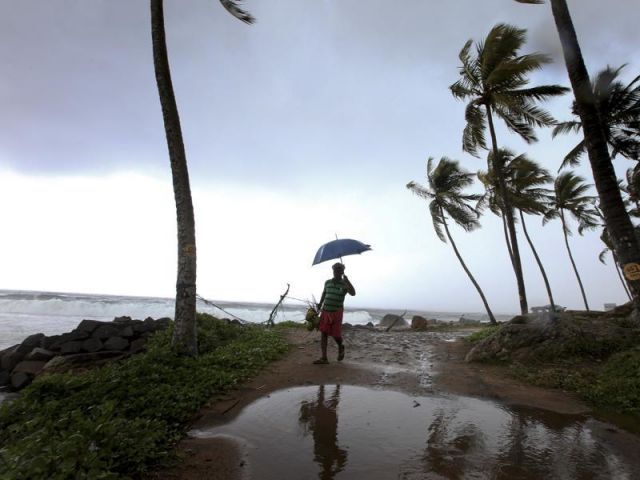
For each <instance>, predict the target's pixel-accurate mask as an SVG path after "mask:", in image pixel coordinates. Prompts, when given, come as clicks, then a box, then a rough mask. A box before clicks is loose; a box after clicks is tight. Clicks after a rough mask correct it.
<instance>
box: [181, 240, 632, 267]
mask: <svg viewBox="0 0 640 480" xmlns="http://www.w3.org/2000/svg"><path fill="white" fill-rule="evenodd" d="M182 252H183V253H184V254H185V255H186V256H187V257H193V256H194V255H195V254H196V246H195V245H194V244H193V243H189V244H187V245H185V246H184V248H183V249H182ZM639 268H640V266H639Z"/></svg>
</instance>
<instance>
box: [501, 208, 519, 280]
mask: <svg viewBox="0 0 640 480" xmlns="http://www.w3.org/2000/svg"><path fill="white" fill-rule="evenodd" d="M500 219H501V220H502V233H504V242H505V243H506V244H507V250H508V251H509V260H511V266H512V267H513V268H514V271H515V268H516V266H515V264H514V263H513V250H511V241H510V240H509V230H508V229H507V228H508V227H507V218H506V217H505V215H504V213H501V214H500Z"/></svg>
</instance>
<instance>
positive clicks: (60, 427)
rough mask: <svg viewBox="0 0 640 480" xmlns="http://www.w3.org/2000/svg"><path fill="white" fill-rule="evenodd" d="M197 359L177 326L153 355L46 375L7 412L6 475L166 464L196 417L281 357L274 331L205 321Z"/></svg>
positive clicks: (134, 471) (77, 473)
mask: <svg viewBox="0 0 640 480" xmlns="http://www.w3.org/2000/svg"><path fill="white" fill-rule="evenodd" d="M197 320H198V334H199V338H200V356H199V357H196V358H194V357H189V356H182V355H178V354H176V352H175V351H174V350H172V348H171V345H170V344H171V341H170V338H171V335H172V329H168V330H166V331H162V332H159V333H157V334H156V335H155V336H154V337H152V338H151V339H150V340H149V343H148V351H147V352H146V353H144V354H140V355H137V356H134V357H132V358H130V359H128V360H126V361H123V362H120V363H117V364H110V365H107V366H105V367H103V368H99V369H94V370H91V371H88V372H85V373H66V374H53V375H46V376H43V377H40V378H38V379H37V380H36V381H35V382H34V383H33V384H32V385H31V386H30V387H28V388H27V389H25V390H24V391H23V392H22V394H21V395H20V397H19V398H18V399H16V400H15V401H13V402H11V403H5V404H2V405H1V406H0V430H1V431H2V432H3V434H2V436H0V465H2V468H0V478H6V479H9V478H11V479H15V478H29V479H34V480H35V479H66V478H78V479H81V478H87V479H88V478H91V479H111V478H128V477H135V476H138V475H139V474H141V473H142V472H144V471H146V470H147V469H148V468H149V466H150V465H153V464H156V463H157V462H160V461H161V460H163V459H165V458H166V457H167V455H168V454H169V453H168V452H169V449H170V448H171V447H172V445H174V444H175V442H176V441H177V440H178V439H179V438H180V437H181V436H182V434H183V433H184V429H185V428H186V426H187V425H188V422H189V421H190V420H191V419H192V417H193V415H194V413H195V412H196V411H197V410H198V408H200V407H201V406H202V405H203V404H204V403H205V402H207V400H209V399H210V398H211V397H212V396H213V395H214V394H215V393H217V392H221V391H224V390H226V389H229V388H232V387H234V386H236V385H238V384H239V383H240V382H242V381H243V380H245V379H246V378H248V377H249V376H251V375H253V374H254V373H256V372H257V371H258V370H259V369H260V368H262V367H263V366H264V365H266V364H267V363H268V362H269V361H272V360H274V359H276V358H277V357H279V356H280V355H282V354H283V353H284V352H285V351H286V350H287V348H288V347H287V345H286V343H285V342H284V341H283V340H282V339H281V337H280V336H279V335H278V334H277V333H275V332H274V331H271V330H267V329H265V328H262V327H259V326H238V325H234V324H228V323H226V322H224V321H220V320H217V319H215V318H213V317H211V316H209V315H205V314H199V315H198V317H197Z"/></svg>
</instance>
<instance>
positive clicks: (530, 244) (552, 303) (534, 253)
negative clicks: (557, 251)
mask: <svg viewBox="0 0 640 480" xmlns="http://www.w3.org/2000/svg"><path fill="white" fill-rule="evenodd" d="M518 212H519V213H520V221H521V222H522V231H523V232H524V236H525V238H526V239H527V242H529V246H530V247H531V251H532V252H533V256H534V257H535V259H536V262H537V263H538V267H540V273H541V274H542V279H543V280H544V286H545V287H546V289H547V295H548V296H549V303H550V304H551V308H552V309H553V311H554V312H555V310H556V303H555V302H554V301H553V294H552V293H551V286H550V285H549V279H548V278H547V272H546V271H545V270H544V267H543V266H542V261H541V260H540V257H539V256H538V251H537V250H536V247H534V246H533V242H532V241H531V237H529V232H527V225H526V223H525V222H524V215H523V214H522V210H518Z"/></svg>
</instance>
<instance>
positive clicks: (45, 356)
mask: <svg viewBox="0 0 640 480" xmlns="http://www.w3.org/2000/svg"><path fill="white" fill-rule="evenodd" d="M54 356H55V353H53V352H52V351H51V350H47V349H44V348H39V347H38V348H34V349H33V350H31V353H29V355H27V356H26V357H25V360H32V361H36V362H42V361H44V362H48V361H49V360H51V359H52V358H53V357H54Z"/></svg>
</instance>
